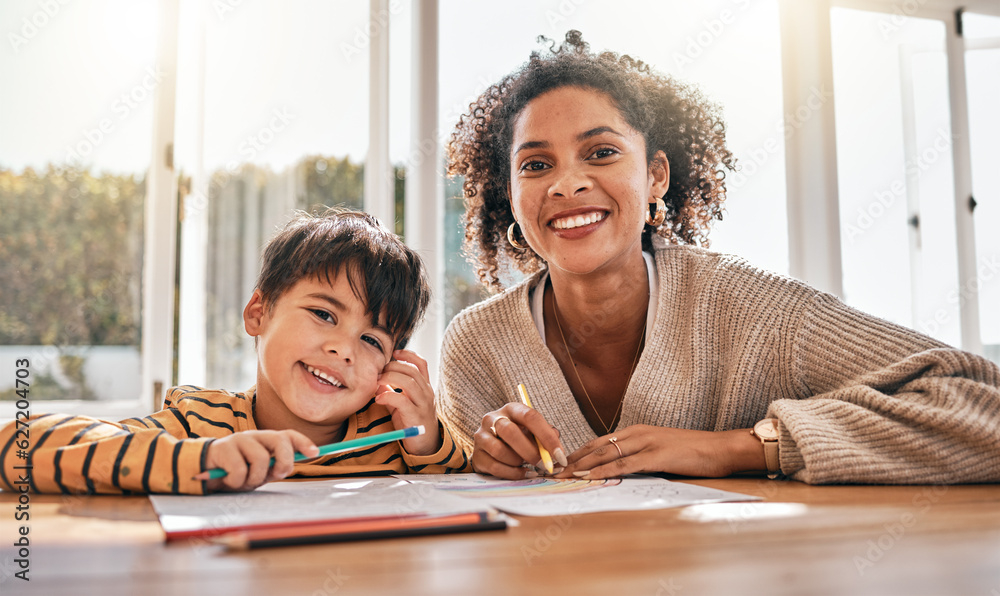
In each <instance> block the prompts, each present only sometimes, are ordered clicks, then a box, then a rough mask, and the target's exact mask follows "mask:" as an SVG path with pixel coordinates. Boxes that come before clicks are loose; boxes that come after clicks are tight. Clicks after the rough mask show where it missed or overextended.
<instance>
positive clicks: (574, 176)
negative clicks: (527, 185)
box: [549, 166, 593, 199]
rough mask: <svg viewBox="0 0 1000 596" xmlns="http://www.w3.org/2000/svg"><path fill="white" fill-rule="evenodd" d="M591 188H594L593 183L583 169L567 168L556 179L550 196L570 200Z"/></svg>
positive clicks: (550, 188) (550, 189)
mask: <svg viewBox="0 0 1000 596" xmlns="http://www.w3.org/2000/svg"><path fill="white" fill-rule="evenodd" d="M591 188H593V181H592V180H591V179H590V176H587V175H586V174H585V173H584V172H583V168H581V167H578V166H567V167H563V168H561V169H560V170H559V171H558V175H557V177H556V179H555V180H554V181H553V182H552V185H551V186H550V187H549V196H550V197H554V198H561V199H569V198H573V197H575V196H577V195H579V194H581V193H584V192H587V191H588V190H590V189H591Z"/></svg>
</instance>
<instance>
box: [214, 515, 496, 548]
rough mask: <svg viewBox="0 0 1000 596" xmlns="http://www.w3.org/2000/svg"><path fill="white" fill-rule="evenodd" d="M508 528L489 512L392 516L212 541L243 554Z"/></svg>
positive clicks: (234, 534)
mask: <svg viewBox="0 0 1000 596" xmlns="http://www.w3.org/2000/svg"><path fill="white" fill-rule="evenodd" d="M506 526H507V522H506V520H505V518H503V517H499V518H498V517H495V515H493V514H491V513H489V512H470V513H457V514H443V515H427V516H418V517H403V518H399V517H396V516H393V517H391V518H388V517H387V518H382V519H368V520H350V519H348V520H339V521H338V520H335V521H329V522H317V523H314V524H312V525H310V526H296V527H288V528H261V529H247V530H242V531H237V532H232V533H227V534H223V535H222V536H218V537H216V538H213V539H212V541H213V542H216V543H218V544H223V545H225V546H227V547H229V548H230V549H237V550H245V549H251V548H263V547H270V546H292V545H299V544H317V543H321V542H343V541H349V540H366V539H371V538H390V537H396V536H410V535H423V534H444V533H454V532H473V531H478V530H494V529H501V528H505V527H506Z"/></svg>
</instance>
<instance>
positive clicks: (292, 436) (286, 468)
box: [195, 430, 319, 492]
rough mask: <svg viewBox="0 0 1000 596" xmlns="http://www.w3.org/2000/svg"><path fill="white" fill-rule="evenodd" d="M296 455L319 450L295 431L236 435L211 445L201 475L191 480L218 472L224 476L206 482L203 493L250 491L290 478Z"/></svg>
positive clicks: (218, 440)
mask: <svg viewBox="0 0 1000 596" xmlns="http://www.w3.org/2000/svg"><path fill="white" fill-rule="evenodd" d="M296 451H298V452H299V453H302V454H303V455H313V454H315V453H317V452H318V451H319V448H318V447H316V445H315V444H313V442H312V441H310V440H309V439H307V438H306V436H305V435H303V434H302V433H300V432H298V431H295V430H248V431H244V432H238V433H235V434H232V435H229V436H228V437H224V438H221V439H216V440H215V441H212V444H211V445H209V447H208V456H207V457H206V458H205V471H203V472H202V473H200V474H198V475H197V476H195V479H196V480H207V479H208V470H211V469H213V468H222V469H223V470H225V471H226V476H224V477H223V478H216V479H214V480H208V483H207V484H206V485H205V490H206V492H216V491H247V490H253V489H255V488H257V487H258V486H260V485H262V484H264V483H265V482H271V481H272V480H281V479H282V478H284V477H285V476H288V475H289V474H291V473H292V466H293V464H294V462H295V452H296ZM272 457H273V458H274V465H273V466H272V465H271V458H272Z"/></svg>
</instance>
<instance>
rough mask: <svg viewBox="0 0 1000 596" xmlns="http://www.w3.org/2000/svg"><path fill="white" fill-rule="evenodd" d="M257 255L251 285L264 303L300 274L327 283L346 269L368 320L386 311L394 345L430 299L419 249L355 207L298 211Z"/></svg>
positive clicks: (270, 303)
mask: <svg viewBox="0 0 1000 596" xmlns="http://www.w3.org/2000/svg"><path fill="white" fill-rule="evenodd" d="M261 260H262V263H261V269H260V275H259V276H258V277H257V286H256V288H257V289H258V290H260V293H261V297H262V298H263V303H264V305H265V307H266V308H268V309H270V308H272V307H273V306H274V303H275V301H277V300H278V298H280V297H281V295H282V294H283V293H284V292H285V291H286V290H288V289H289V288H291V287H292V286H293V285H295V284H296V283H298V282H299V281H300V280H302V279H305V278H308V277H315V278H317V279H325V280H326V281H327V282H328V283H332V281H333V278H335V277H336V276H337V275H338V274H339V273H340V272H341V271H346V272H347V279H348V282H349V283H350V284H351V290H353V291H354V295H355V296H357V297H358V299H359V300H361V301H362V302H364V303H365V304H366V306H367V308H368V313H370V314H371V316H372V322H373V324H376V325H377V324H380V322H379V317H380V316H381V315H382V313H385V322H384V326H385V328H386V329H388V330H389V333H391V334H392V337H393V341H395V346H394V348H395V349H401V348H403V347H405V346H406V343H407V341H409V339H410V335H412V334H413V330H414V329H415V328H416V326H417V324H418V323H419V322H420V319H421V318H422V317H423V315H424V311H425V310H427V305H428V303H429V302H430V287H429V285H428V283H427V275H426V273H425V271H424V265H423V261H421V260H420V255H418V254H417V253H416V252H415V251H414V250H413V249H411V248H410V247H408V246H406V245H405V244H403V242H402V240H400V239H399V237H398V236H396V235H395V234H393V233H391V232H388V231H386V230H385V229H383V228H382V226H380V225H379V223H378V220H376V219H375V218H374V217H372V216H371V215H369V214H367V213H363V212H359V211H350V210H346V209H338V208H332V209H327V210H326V211H325V212H323V213H321V214H319V215H316V214H310V213H305V212H298V213H297V214H296V216H295V217H294V218H293V219H292V220H291V221H290V222H288V223H287V224H286V225H285V227H284V228H282V229H281V230H280V231H279V232H278V233H277V234H276V235H275V236H274V237H273V238H271V240H270V241H269V242H268V243H267V246H266V247H265V248H264V254H263V256H262V258H261Z"/></svg>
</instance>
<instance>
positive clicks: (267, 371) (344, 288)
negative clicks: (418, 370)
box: [243, 271, 394, 445]
mask: <svg viewBox="0 0 1000 596" xmlns="http://www.w3.org/2000/svg"><path fill="white" fill-rule="evenodd" d="M367 311H368V309H367V305H366V304H365V302H364V301H362V300H361V299H359V298H358V297H357V296H355V294H354V291H353V290H352V289H351V285H350V283H349V281H348V277H347V272H346V271H341V272H340V273H339V274H338V275H337V276H336V277H335V278H330V283H327V278H326V277H321V278H319V279H316V278H306V279H302V280H300V281H299V282H298V283H296V284H295V285H293V286H292V287H291V288H289V289H288V290H286V291H285V292H284V293H283V294H282V295H281V296H279V297H278V299H277V300H276V301H274V303H273V304H264V303H263V302H262V298H261V294H260V292H259V291H255V292H254V295H253V297H252V298H251V299H250V302H249V303H248V304H247V307H246V309H245V310H244V313H243V314H244V322H245V326H246V330H247V333H249V334H250V335H252V336H254V337H256V338H257V403H256V410H255V414H254V417H255V419H256V422H257V427H258V428H261V429H268V428H270V429H281V428H293V429H296V430H299V431H301V432H302V433H304V434H305V435H306V436H308V437H309V438H311V439H313V441H314V442H316V444H317V445H320V444H324V443H329V442H330V441H332V440H334V439H335V438H337V436H338V435H339V433H340V430H341V425H342V423H343V422H344V420H346V419H347V418H348V417H349V416H350V415H351V414H353V413H354V412H356V411H358V410H360V409H361V408H362V407H364V405H365V404H366V403H368V400H370V399H371V398H372V397H373V396H374V395H375V394H376V392H377V389H378V376H379V373H380V372H381V371H382V369H383V368H384V367H385V365H386V363H387V362H388V361H389V359H390V357H391V354H392V349H393V347H394V346H393V338H392V337H391V336H390V334H389V332H388V331H387V330H386V329H385V328H383V327H381V326H378V325H374V324H373V323H372V318H371V315H370V314H369V313H368V312H367Z"/></svg>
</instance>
